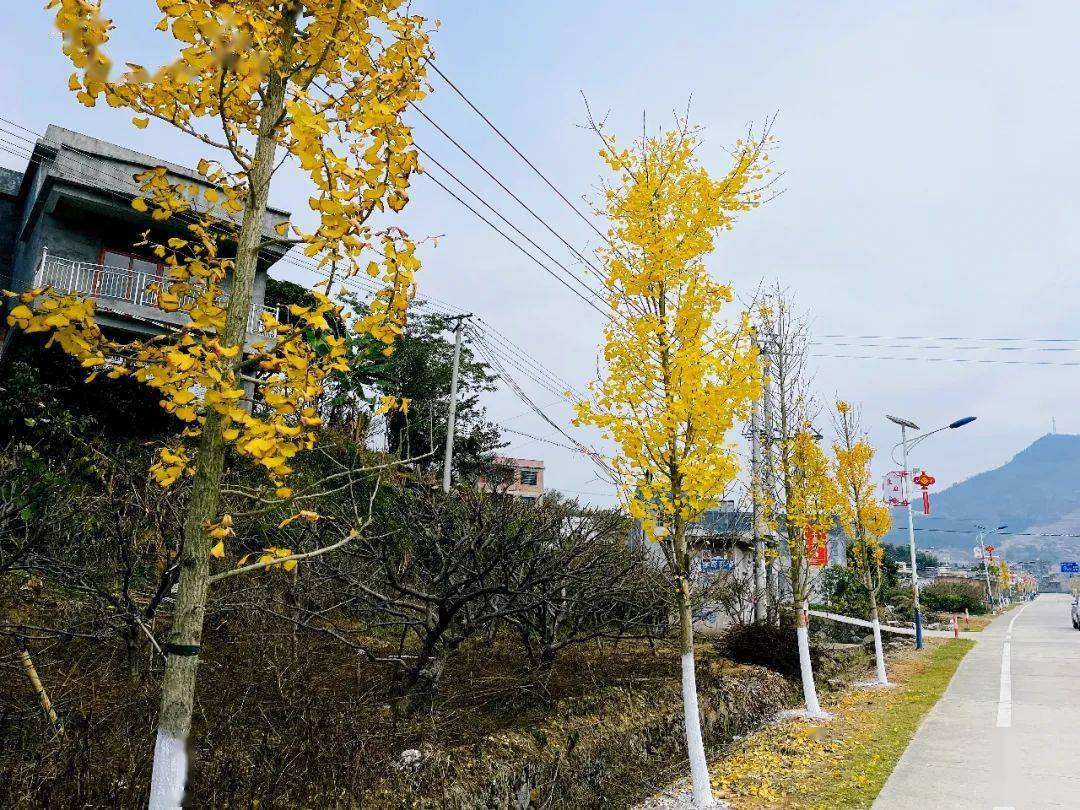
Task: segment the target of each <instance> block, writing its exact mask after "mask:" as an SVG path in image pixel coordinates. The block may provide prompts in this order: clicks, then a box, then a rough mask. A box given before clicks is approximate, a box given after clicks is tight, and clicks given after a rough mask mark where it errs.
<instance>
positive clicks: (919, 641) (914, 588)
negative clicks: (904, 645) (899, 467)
mask: <svg viewBox="0 0 1080 810" xmlns="http://www.w3.org/2000/svg"><path fill="white" fill-rule="evenodd" d="M900 444H901V445H902V446H903V452H904V474H903V475H902V476H900V481H901V483H902V484H903V490H904V491H903V497H904V500H905V501H906V502H907V530H908V547H909V550H910V551H911V596H912V601H913V605H914V609H915V649H917V650H921V649H922V648H923V637H922V611H921V610H920V609H919V572H918V569H917V567H916V565H915V518H914V513H913V512H912V511H911V497H910V496H911V494H912V493H911V485H910V483H908V482H909V480H910V476H911V470H910V469H909V468H908V457H907V451H908V444H907V425H900Z"/></svg>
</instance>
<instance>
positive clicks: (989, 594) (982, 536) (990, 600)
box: [975, 523, 1009, 611]
mask: <svg viewBox="0 0 1080 810" xmlns="http://www.w3.org/2000/svg"><path fill="white" fill-rule="evenodd" d="M975 528H976V529H978V530H979V548H980V549H981V550H982V560H983V574H984V575H985V576H986V604H987V605H988V606H989V608H990V610H991V611H993V609H994V592H993V590H991V588H990V568H989V567H988V566H987V564H986V538H987V536H988V535H991V534H997V533H998V532H1001V531H1005V529H1007V528H1009V527H1008V525H1007V524H1002V525H1000V526H998V527H997V528H996V529H988V528H986V527H985V526H980V525H979V524H978V523H976V524H975Z"/></svg>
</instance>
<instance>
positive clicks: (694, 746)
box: [682, 650, 713, 807]
mask: <svg viewBox="0 0 1080 810" xmlns="http://www.w3.org/2000/svg"><path fill="white" fill-rule="evenodd" d="M682 698H683V725H684V726H685V728H686V750H687V753H689V755H690V784H691V788H692V791H693V797H694V807H711V806H712V805H713V795H712V785H711V784H710V780H709V763H708V761H707V760H706V759H705V744H704V743H703V742H702V739H701V717H700V715H699V714H698V702H697V678H696V677H695V675H694V651H693V650H691V651H690V652H688V653H683V655H682Z"/></svg>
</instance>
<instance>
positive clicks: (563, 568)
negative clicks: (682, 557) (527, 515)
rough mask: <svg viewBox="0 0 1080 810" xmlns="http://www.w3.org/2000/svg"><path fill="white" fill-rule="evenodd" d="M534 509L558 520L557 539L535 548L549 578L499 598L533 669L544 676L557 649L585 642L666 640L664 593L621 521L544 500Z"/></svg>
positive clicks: (615, 515) (525, 582)
mask: <svg viewBox="0 0 1080 810" xmlns="http://www.w3.org/2000/svg"><path fill="white" fill-rule="evenodd" d="M541 508H543V509H545V510H549V511H551V512H553V513H555V514H556V515H558V514H559V513H561V515H562V519H561V529H560V531H559V532H558V534H557V535H555V536H552V537H550V538H547V542H546V544H545V546H544V547H543V548H541V549H537V553H539V554H541V555H542V556H543V557H544V558H545V559H544V562H543V567H544V568H546V569H547V570H548V571H550V576H547V577H544V578H540V579H537V578H532V579H525V578H522V579H521V586H524V587H525V588H527V589H528V590H526V591H524V592H522V591H517V592H515V594H514V598H511V599H509V600H507V603H506V604H507V608H508V609H507V611H506V613H505V615H504V616H503V617H502V619H503V620H504V621H505V622H506V623H508V624H510V625H511V626H513V627H514V628H515V629H516V630H517V631H518V633H519V635H520V637H521V641H522V645H523V646H524V648H525V651H526V654H527V655H528V657H529V661H530V663H531V664H532V665H533V667H534V670H535V671H536V672H537V673H538V674H541V675H542V674H545V673H547V672H548V671H549V670H550V668H551V666H552V664H554V662H555V659H556V656H557V655H558V653H559V651H560V650H563V649H565V648H567V647H571V646H574V645H576V644H582V643H584V642H587V641H593V640H598V639H610V640H615V641H619V640H623V639H628V638H643V639H653V638H656V637H658V636H663V635H666V633H667V631H668V626H669V624H670V621H671V615H672V610H673V608H674V605H673V604H672V600H671V598H670V588H667V587H665V582H666V580H665V579H664V576H663V574H662V572H661V571H659V570H658V569H657V568H656V567H655V566H653V565H650V564H649V561H648V558H647V555H646V553H645V550H644V549H642V548H640V547H637V548H631V546H630V544H629V543H628V542H627V537H628V532H629V521H628V520H627V519H626V517H625V516H624V515H622V514H621V513H619V512H616V511H613V510H609V509H588V508H581V507H579V506H578V505H577V504H576V503H575V502H573V501H571V502H565V501H554V500H550V499H546V500H545V501H544V502H543V503H542V504H541ZM508 573H509V574H510V576H511V577H512V578H513V577H515V575H514V572H513V571H512V570H511V569H508ZM537 586H539V587H537Z"/></svg>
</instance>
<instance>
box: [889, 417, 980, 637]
mask: <svg viewBox="0 0 1080 810" xmlns="http://www.w3.org/2000/svg"><path fill="white" fill-rule="evenodd" d="M885 418H886V419H888V420H889V421H890V422H892V423H893V424H894V425H899V426H900V443H899V444H897V445H895V446H894V447H893V461H896V455H895V454H896V448H897V447H901V448H903V457H904V460H903V463H904V474H903V476H901V479H900V480H901V486H902V487H903V498H904V500H905V501H906V502H907V516H908V522H907V526H908V545H909V547H910V549H911V595H912V609H913V611H914V613H915V649H917V650H921V649H922V648H923V636H922V611H921V610H920V609H919V571H918V567H917V566H916V564H915V518H914V515H913V513H912V511H911V498H910V497H909V494H910V493H909V492H908V490H909V486H908V476H909V475H911V469H910V468H909V467H908V450H910V449H911V448H912V447H914V446H915V445H917V444H918V443H919V442H921V441H923V440H924V439H928V438H930V437H931V436H933V435H934V434H935V433H940V432H941V431H943V430H955V429H956V428H960V427H963V426H964V425H970V424H971V423H972V422H974V421H975V417H974V416H965V417H963V418H962V419H957V420H956V421H955V422H950V423H949V424H947V425H945V426H943V427H939V428H937V429H936V430H931V431H930V432H929V433H923V434H922V435H921V436H916V437H915V438H913V439H910V440H909V439H908V437H907V432H908V429H911V430H920V428H919V426H918V425H916V424H915V423H914V422H912V421H910V420H908V419H901V418H900V417H898V416H890V415H889V414H885Z"/></svg>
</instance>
